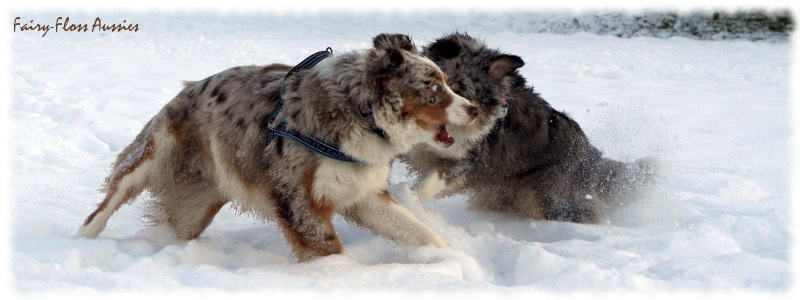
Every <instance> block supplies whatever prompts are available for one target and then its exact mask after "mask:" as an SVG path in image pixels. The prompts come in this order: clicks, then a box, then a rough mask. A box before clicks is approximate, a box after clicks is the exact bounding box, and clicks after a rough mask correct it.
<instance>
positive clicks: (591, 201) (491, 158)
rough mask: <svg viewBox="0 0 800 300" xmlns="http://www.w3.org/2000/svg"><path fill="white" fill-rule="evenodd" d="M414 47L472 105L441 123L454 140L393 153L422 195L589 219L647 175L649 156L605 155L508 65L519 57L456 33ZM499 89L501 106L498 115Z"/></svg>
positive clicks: (529, 214)
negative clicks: (475, 112) (456, 121)
mask: <svg viewBox="0 0 800 300" xmlns="http://www.w3.org/2000/svg"><path fill="white" fill-rule="evenodd" d="M423 54H425V55H426V56H428V57H429V58H430V59H431V60H433V61H434V62H436V63H437V64H438V65H439V66H440V67H441V68H442V70H443V71H445V72H446V73H447V74H448V75H449V76H450V77H449V81H448V84H450V85H451V88H452V89H453V90H454V91H456V93H458V94H460V95H462V96H464V97H466V98H468V99H473V100H474V101H475V104H476V105H477V106H478V107H479V108H480V109H481V113H480V115H479V118H478V120H476V122H475V123H473V124H472V125H467V126H448V129H449V131H450V132H451V133H452V135H453V138H455V139H456V141H457V145H458V147H452V148H450V149H445V150H441V149H434V148H431V147H428V146H426V145H424V144H420V145H417V146H415V147H414V149H413V150H412V151H410V152H408V153H406V154H404V155H401V159H402V160H403V161H404V162H406V163H407V164H408V165H409V166H410V167H411V170H412V171H413V172H416V173H418V174H420V175H421V178H422V179H421V180H420V182H418V183H417V184H416V185H415V186H414V190H415V191H416V193H417V194H418V195H419V198H420V200H421V201H428V200H432V199H435V198H437V197H441V196H445V195H449V194H454V193H468V194H470V195H471V196H470V198H469V201H470V204H471V207H473V208H477V209H486V210H491V211H498V212H504V213H508V214H511V215H515V216H518V217H522V218H531V219H537V220H558V221H569V222H580V223H596V222H598V221H599V220H600V219H601V218H604V217H607V216H608V215H609V213H610V212H612V211H613V210H614V209H616V208H617V207H619V206H620V205H621V204H624V203H627V202H628V201H630V200H632V199H635V198H636V197H638V196H640V195H641V194H642V193H644V192H645V191H646V190H647V189H648V187H650V186H651V185H652V184H653V182H654V178H655V177H656V173H657V164H656V163H655V160H653V159H651V158H644V159H640V160H639V161H637V162H635V163H623V162H619V161H615V160H611V159H607V158H604V157H603V156H602V153H601V152H600V151H599V150H598V149H597V148H595V147H594V146H592V145H591V144H590V143H589V140H588V139H587V137H586V135H585V134H584V132H583V131H582V130H581V127H580V126H579V125H578V123H576V122H575V121H574V120H572V119H571V118H570V117H569V116H568V115H566V114H564V113H562V112H559V111H557V110H555V109H553V108H552V107H551V106H550V104H548V103H547V102H546V101H545V100H544V99H542V98H541V97H540V96H539V94H537V93H536V92H535V91H534V90H533V88H532V87H530V86H529V85H528V83H527V82H526V80H525V78H523V77H522V76H521V75H520V74H519V73H518V72H517V71H516V70H517V68H519V67H521V66H522V65H523V64H524V63H523V61H522V59H521V58H519V57H517V56H514V55H509V54H505V53H501V52H499V51H498V50H495V49H490V48H488V47H487V46H486V45H485V44H484V43H483V42H482V41H479V40H477V39H475V38H473V37H471V36H469V35H466V34H462V33H454V34H450V35H446V36H444V37H442V38H440V39H438V40H436V41H434V42H432V43H431V44H429V45H427V46H426V47H425V48H424V49H423ZM504 96H505V97H506V98H507V99H508V113H507V116H506V117H505V118H504V119H502V121H498V118H500V117H501V116H500V115H499V114H498V113H496V112H497V111H498V107H500V106H501V104H502V101H501V99H502V98H503V97H504Z"/></svg>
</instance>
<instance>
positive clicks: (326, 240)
mask: <svg viewBox="0 0 800 300" xmlns="http://www.w3.org/2000/svg"><path fill="white" fill-rule="evenodd" d="M318 166H319V165H318V164H316V163H315V164H313V165H311V166H310V167H309V168H308V169H306V172H305V173H304V174H303V184H304V188H305V191H306V195H308V199H309V201H310V202H311V211H312V212H313V213H314V214H315V215H316V216H317V217H318V218H319V219H320V220H322V222H323V224H324V225H325V227H326V229H327V230H326V231H327V233H326V234H325V236H324V237H323V241H322V243H321V245H320V246H321V249H318V252H320V254H321V255H330V254H338V253H342V252H343V251H344V248H343V247H342V243H341V242H340V241H339V237H338V236H337V234H336V230H335V229H334V228H333V223H332V220H333V212H334V210H335V209H336V207H334V205H333V202H332V201H330V200H329V199H327V198H325V197H317V196H316V195H314V191H313V186H314V180H315V174H316V172H317V167H318Z"/></svg>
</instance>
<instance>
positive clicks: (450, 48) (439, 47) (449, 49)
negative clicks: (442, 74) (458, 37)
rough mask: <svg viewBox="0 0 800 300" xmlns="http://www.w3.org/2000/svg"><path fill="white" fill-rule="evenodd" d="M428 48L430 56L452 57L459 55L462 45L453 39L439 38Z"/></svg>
mask: <svg viewBox="0 0 800 300" xmlns="http://www.w3.org/2000/svg"><path fill="white" fill-rule="evenodd" d="M426 50H427V55H428V56H430V57H433V58H444V59H450V58H453V57H456V56H458V54H459V53H460V52H461V45H459V44H458V43H456V42H455V41H453V40H451V39H438V40H436V41H435V42H433V44H431V45H430V46H428V48H427V49H426Z"/></svg>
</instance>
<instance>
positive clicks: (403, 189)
mask: <svg viewBox="0 0 800 300" xmlns="http://www.w3.org/2000/svg"><path fill="white" fill-rule="evenodd" d="M389 192H390V193H391V194H392V197H394V199H395V200H397V201H398V202H401V203H408V202H411V201H419V196H418V195H417V193H416V192H415V191H414V190H413V189H412V188H411V185H410V184H408V183H405V182H403V183H398V184H395V185H394V186H392V187H391V189H390V190H389Z"/></svg>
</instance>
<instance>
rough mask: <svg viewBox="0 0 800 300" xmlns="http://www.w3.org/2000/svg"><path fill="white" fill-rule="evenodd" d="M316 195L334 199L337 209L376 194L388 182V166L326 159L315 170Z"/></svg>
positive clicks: (382, 189)
mask: <svg viewBox="0 0 800 300" xmlns="http://www.w3.org/2000/svg"><path fill="white" fill-rule="evenodd" d="M314 175H315V176H314V184H313V193H314V196H316V197H318V198H321V197H324V198H326V199H328V200H329V201H332V202H333V204H334V206H335V207H336V209H342V208H345V207H348V206H350V205H352V204H354V203H356V202H358V201H362V200H365V199H368V198H370V197H374V196H375V195H376V194H378V193H380V192H383V191H386V189H387V188H388V186H389V182H388V179H389V166H388V165H385V164H369V165H358V164H352V163H345V162H340V161H334V160H331V159H324V160H322V162H320V164H319V166H318V167H317V170H316V173H315V174H314Z"/></svg>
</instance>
